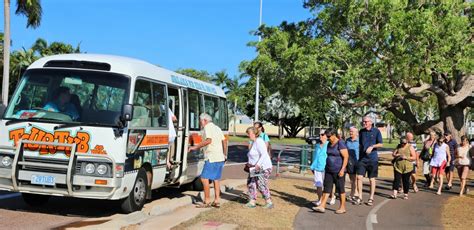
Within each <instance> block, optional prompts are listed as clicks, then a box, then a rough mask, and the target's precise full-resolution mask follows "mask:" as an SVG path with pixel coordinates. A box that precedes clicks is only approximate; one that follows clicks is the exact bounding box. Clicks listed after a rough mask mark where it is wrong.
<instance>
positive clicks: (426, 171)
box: [423, 161, 431, 187]
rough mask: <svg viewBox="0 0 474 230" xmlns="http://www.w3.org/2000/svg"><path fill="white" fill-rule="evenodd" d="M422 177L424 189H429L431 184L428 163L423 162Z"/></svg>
mask: <svg viewBox="0 0 474 230" xmlns="http://www.w3.org/2000/svg"><path fill="white" fill-rule="evenodd" d="M423 175H424V176H425V179H426V182H425V187H429V186H430V184H431V176H430V162H429V161H423Z"/></svg>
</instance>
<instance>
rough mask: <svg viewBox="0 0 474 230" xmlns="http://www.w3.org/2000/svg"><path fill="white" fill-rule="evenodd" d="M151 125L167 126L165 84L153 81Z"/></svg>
mask: <svg viewBox="0 0 474 230" xmlns="http://www.w3.org/2000/svg"><path fill="white" fill-rule="evenodd" d="M152 87H153V106H152V126H153V127H164V128H166V127H168V126H167V125H168V119H167V117H168V115H167V114H168V109H167V108H166V86H165V85H161V84H157V83H153V84H152Z"/></svg>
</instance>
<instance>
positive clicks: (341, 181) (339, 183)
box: [334, 174, 346, 214]
mask: <svg viewBox="0 0 474 230" xmlns="http://www.w3.org/2000/svg"><path fill="white" fill-rule="evenodd" d="M334 177H336V178H335V179H336V180H335V182H336V191H337V193H339V197H340V206H339V209H338V210H336V213H338V214H342V213H345V212H346V190H345V188H344V186H345V184H346V175H343V176H342V177H339V175H337V174H335V175H334Z"/></svg>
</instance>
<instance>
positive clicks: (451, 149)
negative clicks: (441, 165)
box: [444, 131, 459, 190]
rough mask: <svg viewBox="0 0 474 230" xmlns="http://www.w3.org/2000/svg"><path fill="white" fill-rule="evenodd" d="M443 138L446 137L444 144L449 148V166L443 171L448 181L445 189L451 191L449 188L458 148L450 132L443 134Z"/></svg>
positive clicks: (451, 184)
mask: <svg viewBox="0 0 474 230" xmlns="http://www.w3.org/2000/svg"><path fill="white" fill-rule="evenodd" d="M444 136H445V137H446V144H447V145H448V146H449V153H450V154H451V162H449V166H447V167H446V169H445V172H446V179H448V185H446V187H445V189H446V190H451V187H453V175H454V159H456V157H455V156H457V151H458V147H459V146H458V143H457V142H456V140H454V139H453V136H452V135H451V132H449V131H446V132H444Z"/></svg>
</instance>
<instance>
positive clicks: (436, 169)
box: [431, 161, 447, 175]
mask: <svg viewBox="0 0 474 230" xmlns="http://www.w3.org/2000/svg"><path fill="white" fill-rule="evenodd" d="M445 169H446V161H443V163H441V166H439V167H436V166H431V174H433V175H436V174H438V173H440V174H441V175H444V172H445ZM446 171H447V170H446Z"/></svg>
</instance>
